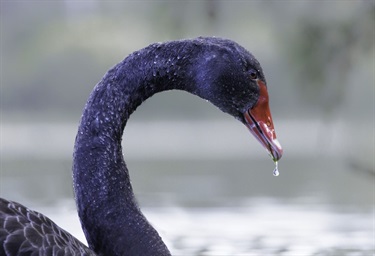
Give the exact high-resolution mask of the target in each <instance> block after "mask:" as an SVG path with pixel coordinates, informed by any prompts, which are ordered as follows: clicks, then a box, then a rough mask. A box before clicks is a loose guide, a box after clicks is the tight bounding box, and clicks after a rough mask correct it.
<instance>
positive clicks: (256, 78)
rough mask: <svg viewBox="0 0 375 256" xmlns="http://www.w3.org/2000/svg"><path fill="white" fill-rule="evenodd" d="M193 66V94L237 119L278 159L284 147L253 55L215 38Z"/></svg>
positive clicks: (260, 71)
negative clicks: (215, 40) (211, 45)
mask: <svg viewBox="0 0 375 256" xmlns="http://www.w3.org/2000/svg"><path fill="white" fill-rule="evenodd" d="M212 40H214V39H212ZM218 45H219V47H217V46H218ZM195 69H196V70H195V72H193V73H194V74H196V76H195V78H194V80H195V82H196V84H197V86H196V91H195V92H194V93H195V94H197V95H198V96H200V97H202V98H204V99H206V100H208V101H210V102H211V103H213V104H214V105H216V106H217V107H218V108H219V109H221V110H222V111H223V112H226V113H228V114H230V115H232V116H234V117H235V118H236V119H238V120H240V121H241V122H242V123H243V124H245V125H246V126H247V128H248V129H249V130H250V132H251V133H252V134H253V135H254V136H255V138H256V139H257V140H258V141H259V142H260V143H261V145H262V146H263V147H264V148H265V149H266V150H267V151H268V153H269V154H270V156H271V157H272V159H273V160H274V161H277V160H279V159H280V158H281V157H282V154H283V149H282V147H281V145H280V143H279V142H278V140H277V137H276V132H275V128H274V125H273V120H272V115H271V111H270V107H269V96H268V89H267V82H266V79H265V76H264V73H263V70H262V67H261V66H260V63H259V62H258V61H257V60H256V59H255V57H254V56H253V55H252V54H251V53H249V52H248V51H247V50H245V49H244V48H243V47H241V46H240V45H238V44H237V43H235V42H232V41H228V40H224V41H218V42H215V45H214V46H213V47H211V48H210V51H206V52H204V53H203V56H200V60H199V65H196V66H195Z"/></svg>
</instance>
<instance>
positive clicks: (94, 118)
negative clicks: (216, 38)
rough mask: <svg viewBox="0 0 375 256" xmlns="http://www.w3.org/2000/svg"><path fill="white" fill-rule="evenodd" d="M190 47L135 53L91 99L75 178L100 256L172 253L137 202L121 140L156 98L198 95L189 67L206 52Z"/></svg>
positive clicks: (79, 136) (79, 137) (92, 242)
mask: <svg viewBox="0 0 375 256" xmlns="http://www.w3.org/2000/svg"><path fill="white" fill-rule="evenodd" d="M190 46H191V44H188V43H186V42H175V43H173V44H172V43H169V44H163V45H159V44H154V45H151V46H149V47H147V48H145V49H143V50H141V51H138V52H135V53H133V54H131V55H130V56H129V57H127V58H126V59H125V60H124V61H122V62H121V63H119V64H118V65H116V66H115V67H113V68H112V69H111V70H110V71H108V72H107V74H106V75H105V76H104V78H103V79H102V80H101V81H100V82H99V83H98V84H97V86H96V87H95V89H94V91H93V92H92V94H91V95H90V98H89V100H88V102H87V104H86V107H85V110H84V113H83V116H82V119H81V123H80V126H79V130H78V134H77V137H76V143H75V151H74V163H73V180H74V190H75V196H76V203H77V207H78V214H79V217H80V219H81V223H82V227H83V230H84V233H85V235H86V238H87V241H88V244H89V246H90V248H92V249H93V250H94V251H95V252H97V253H101V254H104V255H123V254H124V253H126V255H138V256H140V255H170V253H169V251H168V249H167V248H166V246H165V245H164V243H163V241H162V240H161V238H160V236H159V235H158V233H157V232H156V231H155V229H154V228H153V227H152V226H151V225H150V224H149V223H148V222H147V220H146V218H145V217H144V216H143V215H142V213H141V211H140V209H139V207H138V205H137V203H136V200H135V198H134V193H133V189H132V186H131V183H130V179H129V174H128V170H127V168H126V165H125V162H124V159H123V156H122V149H121V139H122V133H123V130H124V127H125V125H126V122H127V120H128V118H129V116H130V115H131V113H132V112H133V111H134V110H135V109H136V108H137V107H138V106H139V105H140V104H141V103H142V102H143V101H145V100H146V99H147V98H149V97H150V96H152V95H153V94H155V93H157V92H160V91H164V90H171V89H182V90H185V91H189V92H191V93H194V94H197V89H196V88H195V83H194V77H192V75H191V74H192V73H193V72H190V68H191V66H192V65H191V63H192V62H194V61H195V60H194V56H195V55H196V54H194V51H198V50H199V51H201V50H202V49H199V47H198V48H197V45H194V47H190ZM202 47H203V46H202ZM182 66H183V68H182Z"/></svg>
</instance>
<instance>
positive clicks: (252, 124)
mask: <svg viewBox="0 0 375 256" xmlns="http://www.w3.org/2000/svg"><path fill="white" fill-rule="evenodd" d="M257 84H258V86H259V89H260V91H259V99H258V101H257V103H256V104H255V105H254V106H253V107H252V108H250V109H248V110H247V111H245V113H244V114H243V115H244V118H245V121H246V126H247V127H248V128H249V130H250V132H251V133H252V134H253V135H254V136H255V138H257V140H258V141H259V142H260V143H261V144H262V145H263V147H264V148H266V149H267V151H268V152H269V154H270V155H271V157H272V159H273V160H274V161H278V160H279V159H280V158H281V156H282V155H283V149H282V147H281V145H280V143H279V141H278V140H277V138H276V132H275V128H274V126H273V121H272V116H271V110H270V107H269V104H268V100H269V98H268V92H267V87H266V84H265V83H264V82H262V81H261V80H257Z"/></svg>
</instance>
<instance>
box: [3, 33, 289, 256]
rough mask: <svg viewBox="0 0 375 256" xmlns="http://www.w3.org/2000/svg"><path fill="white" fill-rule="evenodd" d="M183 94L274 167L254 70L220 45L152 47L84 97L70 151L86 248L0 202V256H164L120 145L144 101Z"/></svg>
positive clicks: (229, 44) (232, 46)
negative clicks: (254, 145)
mask: <svg viewBox="0 0 375 256" xmlns="http://www.w3.org/2000/svg"><path fill="white" fill-rule="evenodd" d="M172 89H178V90H185V91H187V92H190V93H192V94H194V95H197V96H199V97H201V98H203V99H205V100H208V101H210V102H211V103H213V104H214V105H216V106H217V107H218V108H219V109H221V110H222V111H224V112H226V113H228V114H230V115H232V116H233V117H235V118H236V119H238V120H239V121H241V122H242V123H243V124H245V125H246V126H247V127H248V128H249V130H250V131H251V132H252V133H253V135H254V136H255V137H256V138H257V139H258V140H259V142H260V143H261V144H262V145H263V146H264V147H265V148H266V149H267V150H268V152H269V154H270V155H271V157H272V158H273V160H274V161H277V160H279V159H280V158H281V156H282V153H283V150H282V148H281V146H280V144H279V143H278V141H277V139H276V134H275V130H274V126H273V122H272V118H271V113H270V109H269V105H268V92H267V87H266V80H265V77H264V74H263V71H262V68H261V66H260V64H259V62H258V61H257V60H256V59H255V58H254V57H253V55H252V54H250V53H249V52H248V51H246V50H245V49H244V48H243V47H241V46H240V45H238V44H237V43H235V42H233V41H230V40H227V39H220V38H211V37H208V38H207V37H199V38H196V39H191V40H180V41H171V42H166V43H155V44H151V45H150V46H148V47H146V48H144V49H142V50H139V51H136V52H134V53H132V54H130V55H129V56H128V57H127V58H125V59H124V60H123V61H122V62H120V63H119V64H117V65H116V66H114V67H113V68H112V69H110V70H109V71H108V72H107V73H106V74H105V76H104V77H103V78H102V80H101V81H100V82H99V83H98V84H97V85H96V87H95V88H94V90H93V92H92V93H91V95H90V97H89V99H88V101H87V104H86V107H85V109H84V111H83V115H82V118H81V122H80V125H79V128H78V133H77V137H76V141H75V147H74V160H73V180H74V191H75V199H76V204H77V208H78V215H79V218H80V220H81V224H82V228H83V231H84V234H85V236H86V239H87V242H88V246H89V247H86V246H85V245H84V244H82V243H81V242H79V241H78V240H77V239H76V238H74V237H73V236H72V235H70V234H69V233H67V232H66V231H64V230H63V229H61V228H60V227H58V226H57V225H56V224H55V223H54V222H52V221H51V220H50V219H48V218H47V217H45V216H44V215H42V214H41V213H38V212H35V211H32V210H29V209H28V208H26V207H25V206H23V205H21V204H18V203H15V202H12V201H7V200H5V199H1V200H0V242H1V247H0V255H136V256H142V255H147V256H150V255H170V252H169V250H168V249H167V247H166V245H165V244H164V243H163V241H162V239H161V238H160V236H159V235H158V233H157V231H156V230H155V229H154V228H153V227H152V226H151V225H150V223H149V222H148V221H147V220H146V218H145V216H144V215H143V214H142V212H141V210H140V208H139V206H138V204H137V202H136V200H135V198H134V194H133V189H132V186H131V183H130V179H129V172H128V169H127V167H126V165H125V162H124V159H123V155H122V149H121V139H122V134H123V130H124V127H125V125H126V122H127V120H128V118H129V116H130V115H131V114H132V113H133V111H135V109H136V108H137V107H138V106H139V105H140V104H141V103H142V102H143V101H145V100H146V99H147V98H149V97H151V96H152V95H153V94H155V93H157V92H161V91H165V90H172Z"/></svg>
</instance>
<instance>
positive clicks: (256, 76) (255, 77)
mask: <svg viewBox="0 0 375 256" xmlns="http://www.w3.org/2000/svg"><path fill="white" fill-rule="evenodd" d="M250 78H251V79H253V80H255V79H257V78H258V73H257V72H256V71H255V70H254V69H252V70H250Z"/></svg>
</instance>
